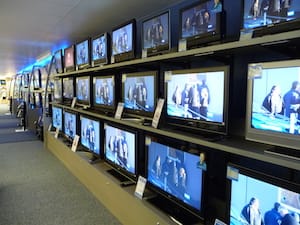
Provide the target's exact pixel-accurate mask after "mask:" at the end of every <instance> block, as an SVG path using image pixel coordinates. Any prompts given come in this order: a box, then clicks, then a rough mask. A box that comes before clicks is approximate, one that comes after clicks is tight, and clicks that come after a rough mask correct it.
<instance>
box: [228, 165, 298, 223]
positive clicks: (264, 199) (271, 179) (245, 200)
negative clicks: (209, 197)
mask: <svg viewBox="0 0 300 225" xmlns="http://www.w3.org/2000/svg"><path fill="white" fill-rule="evenodd" d="M228 167H229V168H228V169H227V170H230V171H233V172H231V173H230V175H231V176H230V177H229V179H228V195H229V201H228V202H229V206H228V220H229V221H228V224H229V223H230V224H232V225H243V224H251V223H250V222H249V221H250V217H251V221H253V223H252V224H294V225H296V224H299V213H300V204H299V196H300V185H299V182H298V183H296V182H294V181H290V180H285V179H280V178H278V177H275V176H274V175H272V176H270V175H268V174H265V173H261V172H258V171H255V170H251V169H248V168H244V167H241V166H237V165H233V164H229V166H228ZM227 174H228V173H227ZM287 179H289V178H288V177H287ZM250 208H251V209H250ZM255 212H256V213H255ZM249 214H251V216H249ZM294 215H296V216H294ZM297 215H298V221H297V220H296V217H297ZM287 221H289V222H288V223H287ZM296 221H297V222H296Z"/></svg>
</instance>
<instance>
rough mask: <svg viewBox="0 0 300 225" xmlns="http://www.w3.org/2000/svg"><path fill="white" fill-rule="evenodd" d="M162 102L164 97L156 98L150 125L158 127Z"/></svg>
mask: <svg viewBox="0 0 300 225" xmlns="http://www.w3.org/2000/svg"><path fill="white" fill-rule="evenodd" d="M164 102H165V100H164V99H162V98H160V99H158V102H157V105H156V109H155V113H154V116H153V119H152V127H154V128H157V127H158V123H159V119H160V115H161V112H162V110H163V106H164Z"/></svg>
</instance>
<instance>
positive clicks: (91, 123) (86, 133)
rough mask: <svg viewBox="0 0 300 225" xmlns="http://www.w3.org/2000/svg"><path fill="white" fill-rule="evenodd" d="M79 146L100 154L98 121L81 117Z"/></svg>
mask: <svg viewBox="0 0 300 225" xmlns="http://www.w3.org/2000/svg"><path fill="white" fill-rule="evenodd" d="M80 120H81V136H80V141H81V144H82V145H83V146H84V147H86V148H88V149H89V150H90V151H92V152H94V153H96V154H98V155H99V154H100V124H99V122H98V121H95V120H92V119H88V118H85V117H81V118H80Z"/></svg>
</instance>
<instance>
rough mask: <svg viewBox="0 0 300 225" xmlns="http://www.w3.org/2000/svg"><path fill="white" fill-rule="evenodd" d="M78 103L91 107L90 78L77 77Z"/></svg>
mask: <svg viewBox="0 0 300 225" xmlns="http://www.w3.org/2000/svg"><path fill="white" fill-rule="evenodd" d="M76 95H77V103H78V104H82V105H86V106H90V77H89V76H85V77H76Z"/></svg>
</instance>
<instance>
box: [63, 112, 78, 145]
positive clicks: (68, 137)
mask: <svg viewBox="0 0 300 225" xmlns="http://www.w3.org/2000/svg"><path fill="white" fill-rule="evenodd" d="M66 113H68V114H72V115H75V134H74V137H75V135H77V134H78V113H77V112H75V111H71V110H68V109H63V130H62V133H63V135H64V136H65V138H67V139H68V140H70V141H73V140H74V137H71V136H70V135H68V134H66V132H65V131H66V128H65V122H66V115H65V114H66Z"/></svg>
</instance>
